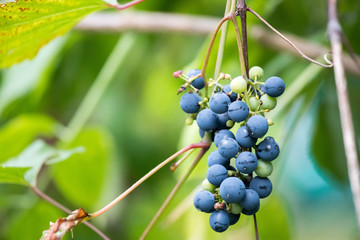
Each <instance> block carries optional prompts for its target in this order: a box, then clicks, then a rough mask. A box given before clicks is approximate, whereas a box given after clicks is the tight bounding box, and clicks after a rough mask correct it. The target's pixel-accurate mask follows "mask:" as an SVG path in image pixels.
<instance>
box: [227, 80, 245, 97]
mask: <svg viewBox="0 0 360 240" xmlns="http://www.w3.org/2000/svg"><path fill="white" fill-rule="evenodd" d="M230 88H231V90H232V91H233V92H235V93H239V94H240V93H242V92H245V91H246V90H247V82H246V80H245V79H244V78H243V77H242V76H239V77H236V78H234V79H233V80H232V81H231V82H230Z"/></svg>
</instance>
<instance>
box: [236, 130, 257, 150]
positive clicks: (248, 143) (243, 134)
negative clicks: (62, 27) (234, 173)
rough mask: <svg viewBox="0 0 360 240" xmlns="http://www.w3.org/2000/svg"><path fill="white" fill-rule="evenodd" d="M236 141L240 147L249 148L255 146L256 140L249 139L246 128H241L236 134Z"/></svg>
mask: <svg viewBox="0 0 360 240" xmlns="http://www.w3.org/2000/svg"><path fill="white" fill-rule="evenodd" d="M236 141H237V142H238V143H239V145H240V146H241V147H243V148H250V147H253V146H254V145H255V143H256V141H257V138H253V137H251V136H250V134H249V131H248V130H247V128H246V126H242V127H241V128H239V129H238V130H237V132H236Z"/></svg>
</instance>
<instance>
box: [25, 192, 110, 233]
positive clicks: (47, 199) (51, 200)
mask: <svg viewBox="0 0 360 240" xmlns="http://www.w3.org/2000/svg"><path fill="white" fill-rule="evenodd" d="M30 188H31V190H33V192H34V193H35V194H36V195H37V196H39V197H40V198H42V199H44V200H45V201H47V202H48V203H50V204H52V205H54V206H55V207H57V208H59V209H61V210H63V211H64V212H66V213H67V214H71V213H72V211H71V210H70V209H68V208H67V207H65V206H64V205H62V204H60V203H58V202H57V201H55V200H54V199H52V198H51V197H50V196H48V195H46V194H45V193H43V192H42V191H40V189H38V188H37V187H36V186H32V185H31V186H30ZM84 224H85V225H86V226H88V227H89V228H90V229H91V230H93V231H94V232H96V233H97V234H98V235H99V236H100V237H102V238H103V239H105V240H110V238H108V237H107V236H106V235H105V234H104V233H103V232H101V231H100V229H98V228H97V227H95V226H94V225H92V224H91V223H89V222H84Z"/></svg>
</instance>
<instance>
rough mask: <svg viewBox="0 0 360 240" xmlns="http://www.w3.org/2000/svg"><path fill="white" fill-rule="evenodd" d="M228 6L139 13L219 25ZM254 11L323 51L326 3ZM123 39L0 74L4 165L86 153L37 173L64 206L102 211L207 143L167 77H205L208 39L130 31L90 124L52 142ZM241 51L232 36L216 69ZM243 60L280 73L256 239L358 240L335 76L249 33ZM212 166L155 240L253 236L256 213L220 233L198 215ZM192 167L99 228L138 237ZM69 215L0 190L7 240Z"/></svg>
mask: <svg viewBox="0 0 360 240" xmlns="http://www.w3.org/2000/svg"><path fill="white" fill-rule="evenodd" d="M224 5H225V1H215V2H214V1H210V0H201V1H197V2H196V3H194V2H193V1H190V0H184V1H166V0H158V1H151V0H148V1H145V2H143V3H141V4H139V5H138V6H136V7H135V8H136V9H140V10H145V11H163V12H174V13H178V12H180V13H190V14H196V15H210V16H216V17H221V16H222V15H223V11H224V10H223V9H224ZM248 5H249V6H251V7H252V8H253V9H255V10H256V11H258V12H259V13H261V14H262V15H263V16H264V17H265V18H266V19H267V20H268V21H269V22H270V23H271V24H272V25H274V26H275V27H276V28H277V29H279V30H280V31H286V32H290V33H293V34H296V35H299V36H301V37H303V38H305V39H307V40H309V41H311V42H317V43H320V44H323V45H326V46H328V45H329V42H328V40H327V36H326V24H327V15H326V1H311V0H304V1H293V0H291V1H283V0H276V1H265V0H256V1H255V0H251V1H250V0H249V1H248ZM359 9H360V2H358V1H350V0H346V1H341V2H340V5H339V11H340V12H339V14H340V20H341V22H342V24H343V27H344V31H345V33H346V34H347V35H348V37H349V39H350V42H352V43H353V45H354V49H355V51H357V52H360V46H359V45H358V44H356V43H357V42H358V40H359V39H360V32H359V31H358V26H359V25H360V18H359V17H358V15H359ZM248 21H249V28H251V26H252V25H254V24H258V25H259V24H260V23H259V21H258V20H257V19H255V18H254V17H253V16H250V15H249V17H248ZM124 34H126V33H123V34H120V36H119V35H118V34H94V33H84V32H79V31H72V32H70V33H69V34H67V35H66V36H65V37H61V38H58V39H56V40H54V41H52V42H51V43H50V44H48V45H47V46H46V47H44V48H43V49H42V50H41V51H40V52H39V54H38V56H37V57H36V58H35V59H34V60H32V61H25V62H22V63H20V64H17V65H14V66H13V67H11V68H9V69H3V70H1V85H0V121H1V128H0V150H1V151H0V152H1V153H2V154H1V155H0V162H5V161H6V160H8V159H10V158H12V157H15V156H18V155H19V154H20V153H21V152H22V151H23V150H24V149H26V148H27V147H28V146H29V145H30V144H31V143H33V142H34V141H35V140H36V139H39V138H40V139H43V140H46V141H47V142H48V143H50V144H52V145H55V146H56V147H58V148H59V149H62V150H68V149H72V148H76V147H79V146H82V147H84V149H85V152H83V153H77V154H74V155H72V156H71V157H69V158H68V159H67V160H66V161H63V162H61V163H58V164H56V165H52V166H46V167H44V168H42V170H41V172H40V176H39V180H38V187H39V188H40V189H41V190H43V191H44V192H46V193H47V194H48V195H50V196H51V197H53V198H54V199H56V200H57V201H59V202H61V203H62V204H64V205H65V206H67V207H68V208H70V209H76V208H79V207H84V208H85V209H86V210H87V211H89V212H93V211H96V210H98V209H99V208H101V207H102V206H104V205H105V204H107V203H108V202H109V201H111V200H112V199H114V198H115V197H116V196H117V195H118V194H120V193H121V192H123V191H124V190H125V189H126V188H128V187H129V186H130V185H131V184H132V183H134V182H135V181H136V180H138V179H139V178H140V177H142V176H143V175H144V174H146V173H147V172H148V171H149V170H150V169H151V168H153V167H154V166H156V165H157V164H158V163H159V162H161V161H162V160H163V159H165V158H167V157H168V156H170V155H171V154H172V153H174V152H175V151H177V150H178V149H179V148H181V147H183V146H185V145H186V144H190V143H193V142H196V141H199V140H200V138H199V136H198V132H197V131H198V130H197V126H196V124H194V125H193V126H190V127H188V126H185V124H184V123H185V118H186V114H184V113H183V112H182V111H181V109H180V107H179V105H178V101H179V99H180V96H179V95H176V93H177V89H178V88H179V86H180V84H181V82H180V81H179V80H178V79H174V78H173V77H172V72H174V71H176V70H178V69H184V70H187V69H190V68H195V67H200V66H201V62H202V60H203V58H204V51H205V49H206V47H207V45H208V42H209V38H208V37H207V36H200V35H195V34H194V35H191V34H188V35H182V34H179V33H177V34H176V33H172V34H170V33H161V34H154V33H132V34H133V35H134V36H135V44H134V46H133V47H132V48H131V49H130V54H127V56H126V61H125V62H124V63H123V64H121V66H120V67H119V69H116V74H115V77H114V80H113V81H112V83H111V85H110V86H109V87H108V88H107V90H106V93H105V94H104V95H103V97H102V99H101V101H100V103H99V105H98V106H97V107H96V110H95V112H94V113H93V114H92V115H91V118H90V119H89V121H88V122H87V124H86V126H85V127H84V128H83V129H82V130H81V131H80V133H79V134H78V135H77V136H76V137H75V139H73V140H72V141H71V142H70V143H64V142H62V141H61V140H59V139H58V137H59V136H61V135H62V134H63V133H64V131H66V130H65V126H66V125H67V124H68V123H69V121H70V120H71V119H72V117H73V115H74V113H75V112H76V110H77V108H78V106H79V104H80V103H81V102H82V100H83V99H84V96H85V95H86V93H87V91H88V90H89V88H90V86H91V85H92V84H93V82H94V80H95V79H96V77H97V75H98V73H99V72H100V70H101V68H102V66H103V64H104V63H105V61H106V60H107V58H108V56H109V54H110V53H111V51H112V49H113V48H114V46H115V44H116V42H117V41H118V39H119V38H121V37H122V36H123V35H124ZM279 41H282V40H280V39H279ZM235 46H236V41H235V35H234V32H233V28H232V27H231V26H230V27H229V35H228V41H227V45H226V48H225V58H224V62H223V68H222V71H224V72H227V73H230V74H231V75H232V76H236V75H239V74H240V67H239V62H238V57H237V51H236V49H235ZM215 49H216V48H215ZM215 56H216V54H215V53H213V54H212V58H211V61H210V65H209V71H208V76H211V75H212V74H213V69H214V64H215ZM249 61H250V65H251V66H253V65H259V66H261V67H263V68H264V70H265V77H270V76H273V75H278V76H280V77H282V78H283V79H284V80H285V82H286V85H287V91H288V92H287V91H286V92H285V95H284V96H282V97H280V98H279V100H278V103H279V109H281V111H280V110H279V111H278V112H275V115H274V116H273V118H274V120H275V125H274V126H273V127H271V135H272V136H274V137H275V138H276V139H278V141H279V142H280V147H281V149H282V153H281V155H280V158H279V159H278V160H277V161H276V163H275V168H274V173H273V175H272V176H271V177H270V179H271V180H272V181H273V184H274V192H273V193H272V195H271V196H270V197H269V198H268V199H265V200H263V201H262V207H261V210H260V212H259V214H258V215H257V216H258V222H259V232H260V239H264V240H265V239H269V240H271V239H334V240H335V239H357V237H358V235H357V230H356V220H355V213H354V208H353V205H352V198H351V193H350V189H349V186H348V180H347V168H346V161H345V156H344V150H343V145H342V135H341V130H340V125H339V123H340V120H339V113H338V106H337V99H336V92H335V87H334V79H333V73H332V70H331V69H321V68H319V67H316V66H315V67H314V66H312V65H311V64H310V63H308V62H306V60H304V59H301V58H299V57H296V56H293V55H289V54H288V53H283V52H279V51H274V50H272V49H270V48H266V47H264V45H263V44H262V43H260V42H257V41H256V40H255V39H253V38H252V37H251V36H249ZM348 86H349V91H350V98H351V104H352V110H353V118H354V123H355V127H356V134H357V138H358V139H359V141H360V137H359V134H360V125H359V124H358V123H359V122H360V108H359V107H358V103H359V102H360V99H359V94H358V93H359V91H360V81H359V77H358V76H352V75H348ZM282 101H283V102H282ZM281 105H284V106H283V107H281ZM358 145H359V142H358ZM206 156H207V155H206ZM206 156H205V158H204V160H203V161H201V162H200V163H199V166H198V167H197V169H195V171H194V173H193V174H192V175H191V177H190V178H189V180H188V182H187V183H186V184H185V186H184V187H183V189H181V190H180V192H179V194H178V195H177V197H176V198H175V199H174V201H173V202H172V204H171V205H170V208H169V209H168V210H167V211H166V212H165V214H164V216H163V217H162V218H161V219H160V222H159V223H158V224H157V225H156V226H155V228H154V229H153V231H152V232H151V233H150V235H149V239H238V238H241V239H254V233H253V222H252V217H246V216H242V217H241V219H240V221H239V223H238V224H236V225H235V226H234V227H232V228H230V229H229V231H227V232H226V233H224V234H221V235H219V234H217V233H214V232H213V231H212V230H211V229H210V227H209V224H208V215H206V214H203V213H199V212H197V211H196V210H195V209H194V208H193V207H192V196H193V195H194V189H196V188H197V187H199V185H200V183H201V181H202V180H203V179H204V178H205V175H206V168H207V163H206ZM191 161H192V160H191V159H189V160H188V162H186V163H185V164H184V165H183V166H181V167H180V168H179V170H178V171H177V172H175V173H172V172H170V171H169V170H168V168H167V167H165V168H164V169H162V170H161V171H159V172H158V173H157V174H156V175H154V176H153V177H151V178H150V179H149V180H148V181H147V182H145V183H144V184H143V185H141V186H140V187H139V188H138V189H137V190H135V191H134V192H133V193H131V194H130V195H129V196H128V197H126V198H125V199H124V200H122V201H121V202H120V203H119V204H118V205H117V206H116V207H114V208H113V209H112V210H111V211H109V212H107V213H106V214H104V215H103V216H101V217H98V218H97V219H94V221H92V223H94V224H95V225H96V226H98V227H99V228H100V229H101V230H103V231H104V232H105V233H106V234H107V235H108V236H109V237H110V238H111V239H138V238H139V236H140V235H141V233H142V231H143V230H144V229H145V227H146V226H147V224H148V223H149V222H150V220H151V218H152V217H153V215H154V214H155V213H156V211H157V209H158V208H159V207H160V206H161V203H162V202H163V201H164V200H165V198H166V196H167V195H168V193H169V192H170V191H171V189H172V188H173V186H174V185H175V184H176V181H177V180H178V179H179V178H180V176H181V174H182V173H183V172H184V171H185V169H186V167H188V166H189V165H190V162H191ZM0 171H1V169H0ZM0 177H1V172H0ZM0 179H1V178H0ZM64 216H66V214H65V213H63V212H61V211H60V210H58V209H56V208H55V207H53V206H51V205H50V204H48V203H46V202H44V201H43V200H42V199H39V198H38V197H36V196H35V195H34V193H33V192H32V191H31V190H30V189H29V188H27V187H25V186H19V185H10V184H1V185H0V238H1V239H38V238H39V237H40V236H41V232H42V231H43V230H45V229H47V228H48V227H49V221H55V220H56V218H60V217H64ZM74 236H75V239H87V240H88V239H99V237H98V236H97V235H96V234H95V233H94V232H92V231H91V230H89V229H88V228H87V227H86V226H83V225H81V226H79V227H77V228H75V229H74ZM67 237H68V238H69V237H70V234H69V235H68V236H67Z"/></svg>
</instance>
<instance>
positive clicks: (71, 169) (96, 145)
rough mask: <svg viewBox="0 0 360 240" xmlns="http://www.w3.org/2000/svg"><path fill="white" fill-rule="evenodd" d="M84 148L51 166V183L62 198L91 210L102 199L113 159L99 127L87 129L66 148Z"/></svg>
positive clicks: (107, 137) (110, 144)
mask: <svg viewBox="0 0 360 240" xmlns="http://www.w3.org/2000/svg"><path fill="white" fill-rule="evenodd" d="M76 146H83V147H84V148H85V152H84V153H83V154H79V155H74V156H72V157H70V159H69V160H70V161H64V162H61V163H59V164H56V165H55V166H54V180H55V183H56V185H57V186H58V188H59V190H60V191H61V192H62V193H63V195H64V196H65V197H66V198H67V199H69V200H70V201H72V202H73V203H74V204H76V205H77V206H81V207H84V208H87V209H90V208H94V207H95V206H96V203H98V201H99V200H101V197H102V196H101V195H102V193H103V191H104V187H105V186H104V183H105V182H106V181H105V180H106V177H107V174H109V172H108V171H109V168H108V166H109V164H111V163H112V164H113V162H111V161H110V160H111V159H112V158H113V156H114V148H113V142H112V138H111V137H110V135H109V133H108V132H107V131H105V130H104V129H102V128H95V127H93V128H88V129H86V130H83V131H82V132H80V134H79V135H78V137H77V138H76V139H75V140H74V141H73V142H72V143H70V144H69V145H67V146H66V147H67V148H68V147H70V148H71V147H76Z"/></svg>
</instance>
